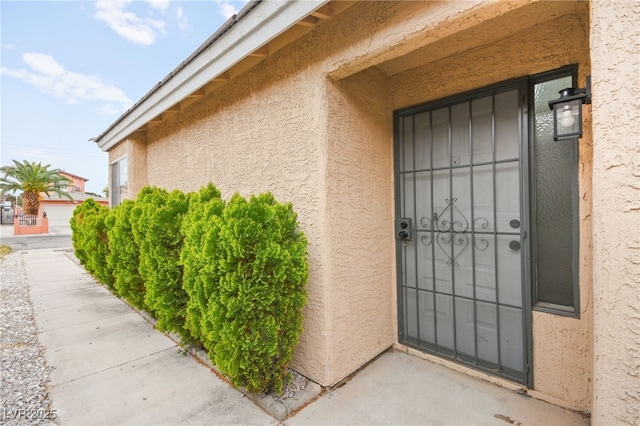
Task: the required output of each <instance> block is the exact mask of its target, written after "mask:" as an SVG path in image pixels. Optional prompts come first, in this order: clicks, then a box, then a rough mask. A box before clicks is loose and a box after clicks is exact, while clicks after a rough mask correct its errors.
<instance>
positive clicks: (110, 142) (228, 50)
mask: <svg viewBox="0 0 640 426" xmlns="http://www.w3.org/2000/svg"><path fill="white" fill-rule="evenodd" d="M328 2H329V0H296V1H291V0H268V1H263V2H261V3H260V5H259V6H258V7H256V8H255V9H254V10H252V11H251V13H249V14H248V15H246V16H245V17H243V18H242V19H241V20H240V21H239V22H237V23H236V24H235V25H234V26H233V27H231V28H230V29H229V31H228V32H227V33H225V34H224V35H223V36H222V37H220V38H219V39H218V40H216V41H215V42H214V43H213V44H212V45H211V46H210V47H209V48H207V49H206V50H204V51H203V52H202V53H200V54H199V55H198V56H197V57H196V58H194V59H193V61H192V62H190V63H189V64H187V65H186V66H185V67H184V68H183V69H181V70H180V71H179V72H178V73H177V74H175V75H174V76H173V77H172V78H170V79H169V80H168V81H167V82H165V83H164V84H163V85H162V86H160V87H159V88H158V90H156V91H155V92H154V93H153V94H151V95H150V96H149V97H148V98H147V99H144V100H143V101H142V102H141V103H140V104H139V105H138V106H137V107H135V108H134V109H133V110H131V111H130V112H129V113H128V114H127V115H126V116H125V117H124V118H122V119H121V121H120V122H119V123H118V124H116V125H115V126H114V127H113V128H112V129H110V130H109V131H108V132H106V133H105V134H104V135H102V136H101V137H100V139H99V140H97V141H96V143H97V145H98V147H99V148H100V149H102V151H105V152H106V151H108V150H109V149H111V148H112V147H114V146H115V145H117V144H118V143H119V142H120V141H122V140H124V139H125V138H126V137H127V136H129V135H130V134H131V133H133V132H134V131H136V130H137V129H139V128H140V127H142V126H144V125H145V124H146V123H148V122H149V121H150V120H152V119H153V118H155V117H157V116H158V115H160V114H162V113H163V112H164V111H166V110H167V109H169V108H170V107H171V106H173V105H175V104H176V103H178V102H180V101H181V100H183V99H185V98H186V97H187V96H188V95H190V94H191V93H193V92H195V91H196V90H198V89H200V88H201V87H203V86H204V85H205V84H207V83H208V82H209V81H211V80H212V79H213V78H215V77H217V76H219V75H221V74H222V73H224V72H225V71H227V70H228V69H229V68H231V67H232V66H233V65H235V64H237V63H238V62H240V61H241V60H242V59H244V58H246V57H247V56H249V54H250V53H252V52H254V51H255V50H256V49H258V48H260V47H261V46H263V45H265V44H266V43H268V42H269V41H271V40H273V39H274V38H275V37H277V36H278V35H280V34H282V33H283V32H284V31H286V30H287V29H289V28H291V27H292V26H294V25H295V24H296V23H297V22H298V21H300V20H302V19H304V18H305V17H307V16H308V15H309V14H311V13H312V12H313V11H315V10H316V9H318V8H320V7H321V6H323V5H325V4H326V3H328Z"/></svg>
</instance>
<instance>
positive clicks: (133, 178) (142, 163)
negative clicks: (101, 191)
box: [109, 133, 148, 198]
mask: <svg viewBox="0 0 640 426" xmlns="http://www.w3.org/2000/svg"><path fill="white" fill-rule="evenodd" d="M145 142H146V137H145V135H144V134H142V133H137V134H135V135H132V136H130V137H128V138H127V139H125V140H124V141H122V142H120V143H119V144H118V145H116V146H115V147H113V148H112V149H111V150H110V151H109V164H111V163H113V162H114V161H118V160H120V159H121V158H123V157H127V174H128V176H127V179H128V184H129V188H128V191H129V192H128V198H135V197H136V195H137V194H138V192H140V190H141V189H142V187H143V186H145V185H147V182H148V180H147V146H146V144H145ZM109 170H110V169H109ZM109 191H111V172H109Z"/></svg>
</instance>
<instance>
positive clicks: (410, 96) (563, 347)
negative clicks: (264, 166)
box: [363, 2, 592, 410]
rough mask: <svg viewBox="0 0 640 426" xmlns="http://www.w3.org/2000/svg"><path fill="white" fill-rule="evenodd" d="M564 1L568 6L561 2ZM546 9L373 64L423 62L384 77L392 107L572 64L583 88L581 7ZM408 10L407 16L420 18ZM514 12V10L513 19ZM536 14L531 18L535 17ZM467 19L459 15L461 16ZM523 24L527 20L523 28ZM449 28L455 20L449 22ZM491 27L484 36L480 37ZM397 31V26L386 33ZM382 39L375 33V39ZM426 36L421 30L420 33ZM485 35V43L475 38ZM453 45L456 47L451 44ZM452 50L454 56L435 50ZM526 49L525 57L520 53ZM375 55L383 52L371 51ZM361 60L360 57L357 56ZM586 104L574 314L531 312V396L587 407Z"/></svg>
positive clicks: (584, 18)
mask: <svg viewBox="0 0 640 426" xmlns="http://www.w3.org/2000/svg"><path fill="white" fill-rule="evenodd" d="M568 5H570V6H571V7H570V8H567V6H568ZM559 6H560V8H559V9H558V10H554V11H551V10H547V13H548V14H549V15H548V17H547V19H549V20H548V21H544V20H543V18H542V17H541V12H542V11H541V9H539V7H548V5H545V4H540V5H536V4H533V5H530V6H526V7H524V8H523V9H521V10H513V9H512V10H511V11H510V12H508V14H507V16H505V15H502V16H500V17H498V18H497V19H495V22H485V23H483V24H480V25H479V26H472V27H469V28H465V29H464V30H463V31H461V32H459V33H457V34H456V35H455V37H447V38H445V39H444V40H442V41H435V42H434V44H433V45H426V46H424V47H422V48H420V49H419V50H418V51H417V52H419V56H418V53H410V54H408V55H406V56H404V57H400V58H398V59H392V60H389V61H385V62H382V63H379V64H376V66H377V67H378V68H379V69H381V70H383V71H387V72H394V71H396V70H404V69H407V68H409V67H411V66H414V65H415V64H417V63H419V62H420V61H422V63H423V64H422V65H419V66H417V67H414V68H411V69H408V70H407V71H404V72H400V73H397V74H395V75H392V76H390V77H389V86H390V89H389V93H390V105H391V109H392V110H394V109H398V108H401V107H406V106H411V105H415V104H419V103H422V102H426V101H429V100H435V99H439V98H442V97H445V96H450V95H453V94H458V93H462V92H465V91H468V90H472V89H476V88H478V87H483V86H486V85H489V84H492V83H496V82H500V81H504V80H507V79H510V78H517V77H522V76H526V75H530V74H535V73H540V72H544V71H548V70H551V69H554V68H559V67H562V66H565V65H568V64H573V63H577V64H579V66H580V68H579V73H580V75H579V81H580V83H581V84H582V86H584V81H585V77H586V75H587V74H589V67H590V62H589V51H588V47H589V45H588V40H585V32H586V31H587V29H588V19H589V17H588V5H587V3H582V4H575V3H573V4H569V3H567V2H565V3H563V4H561V5H559ZM417 12H418V11H416V10H414V14H413V17H412V19H413V18H416V16H417V17H419V13H417ZM513 14H518V16H517V17H516V16H514V15H513ZM534 15H535V16H534ZM462 20H463V21H466V17H465V18H462ZM523 22H529V23H533V25H532V26H531V27H528V28H523ZM451 25H452V26H456V25H458V23H457V22H455V21H453V22H451ZM488 30H490V31H491V34H490V35H487V34H485V33H486V31H488ZM388 31H389V32H390V33H395V32H397V28H392V29H389V30H388ZM380 37H381V36H380ZM426 37H427V38H428V35H427V36H426ZM489 38H491V39H492V40H493V41H492V42H491V43H489V44H484V43H482V44H481V45H480V46H476V45H475V43H477V42H478V41H479V40H480V41H486V40H488V39H489ZM452 43H454V44H457V46H452ZM443 48H444V49H449V50H450V51H451V52H454V51H457V52H458V53H457V54H456V55H454V56H447V55H443V54H442V49H443ZM523 51H526V55H524V54H523ZM377 54H378V55H380V56H382V55H381V53H380V52H379V51H378V52H377ZM363 62H364V61H363ZM589 124H590V118H589V108H585V127H586V130H585V134H584V137H583V138H582V139H581V140H580V148H579V152H580V160H579V161H580V166H579V170H580V176H579V180H580V182H579V191H580V194H579V200H580V204H579V218H580V234H581V240H580V253H581V256H580V259H581V262H580V269H579V276H580V302H581V304H580V318H570V317H562V316H558V315H553V314H549V313H544V312H537V311H534V312H533V314H532V316H533V318H532V322H533V368H534V390H533V391H532V392H531V393H532V394H534V395H536V396H538V397H541V398H544V399H547V400H549V401H552V402H554V403H557V404H559V405H563V406H566V407H570V408H573V409H579V410H590V409H591V381H592V345H591V327H592V312H591V305H592V303H591V302H592V282H591V264H592V262H591V249H590V246H591V228H590V227H591V164H592V150H591V132H590V128H589Z"/></svg>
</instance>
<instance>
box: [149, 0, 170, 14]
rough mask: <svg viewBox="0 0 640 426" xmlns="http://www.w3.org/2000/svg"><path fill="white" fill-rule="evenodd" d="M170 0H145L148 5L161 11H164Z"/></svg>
mask: <svg viewBox="0 0 640 426" xmlns="http://www.w3.org/2000/svg"><path fill="white" fill-rule="evenodd" d="M170 2H171V0H147V3H149V6H151V7H152V8H154V9H158V10H160V11H162V12H164V11H166V10H167V9H168V8H169V3H170Z"/></svg>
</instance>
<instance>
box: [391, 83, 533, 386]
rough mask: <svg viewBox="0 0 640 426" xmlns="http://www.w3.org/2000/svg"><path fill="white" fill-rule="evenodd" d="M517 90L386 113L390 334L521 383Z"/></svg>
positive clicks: (524, 343)
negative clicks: (391, 145) (392, 265)
mask: <svg viewBox="0 0 640 426" xmlns="http://www.w3.org/2000/svg"><path fill="white" fill-rule="evenodd" d="M525 87H526V86H525V85H524V84H516V85H512V86H510V87H508V86H507V87H501V88H500V89H499V90H498V89H496V90H492V91H489V92H487V91H485V92H483V93H482V94H475V95H474V96H473V97H472V96H468V97H466V98H457V99H453V100H450V101H443V102H439V103H434V104H431V105H423V106H419V107H415V108H410V109H407V110H403V111H398V112H396V114H395V130H396V144H395V146H396V194H397V196H396V200H397V201H396V202H397V206H396V218H397V219H396V239H397V259H398V291H399V293H398V300H399V302H398V303H399V315H398V317H399V338H400V342H402V343H404V344H406V345H408V346H412V347H415V348H418V349H421V350H423V351H426V352H430V353H434V354H436V355H439V356H442V357H446V358H450V359H452V360H454V361H456V362H460V363H463V364H466V365H469V366H472V367H474V368H477V369H480V370H483V371H487V372H490V373H492V374H495V375H498V376H502V377H505V378H508V379H510V380H514V381H517V382H520V383H527V382H528V381H529V375H528V365H529V355H528V354H529V351H528V349H527V348H528V340H529V334H530V331H529V328H528V323H529V317H528V315H530V310H529V309H527V308H526V305H527V303H526V300H527V298H526V294H528V293H527V291H526V289H525V287H526V285H527V284H526V281H527V280H525V271H524V269H525V266H526V262H525V259H526V257H525V256H526V253H525V251H526V247H525V246H526V245H527V244H525V243H524V238H525V237H526V222H527V217H526V215H525V213H524V212H525V211H526V208H525V202H524V199H525V198H524V195H525V194H523V192H524V191H523V188H526V185H524V181H523V179H525V177H524V174H523V172H522V171H523V170H524V167H523V162H524V159H523V156H525V155H526V149H523V148H524V147H525V145H524V144H523V140H525V135H526V131H525V120H524V119H523V116H524V112H523V111H524V110H525V108H524V105H525V104H524V100H523V90H524V88H525Z"/></svg>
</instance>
